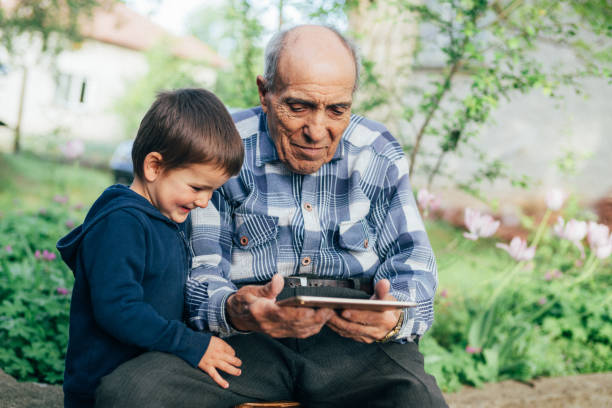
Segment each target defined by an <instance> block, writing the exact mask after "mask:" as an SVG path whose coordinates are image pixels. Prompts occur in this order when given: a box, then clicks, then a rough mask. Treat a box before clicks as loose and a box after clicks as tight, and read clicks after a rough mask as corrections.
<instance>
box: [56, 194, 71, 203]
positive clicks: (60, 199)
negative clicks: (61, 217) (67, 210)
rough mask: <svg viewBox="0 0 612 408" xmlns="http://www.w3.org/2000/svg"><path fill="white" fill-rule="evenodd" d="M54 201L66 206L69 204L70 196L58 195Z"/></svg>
mask: <svg viewBox="0 0 612 408" xmlns="http://www.w3.org/2000/svg"><path fill="white" fill-rule="evenodd" d="M53 201H55V202H56V203H60V204H66V203H67V202H68V196H64V195H60V194H56V195H55V197H53Z"/></svg>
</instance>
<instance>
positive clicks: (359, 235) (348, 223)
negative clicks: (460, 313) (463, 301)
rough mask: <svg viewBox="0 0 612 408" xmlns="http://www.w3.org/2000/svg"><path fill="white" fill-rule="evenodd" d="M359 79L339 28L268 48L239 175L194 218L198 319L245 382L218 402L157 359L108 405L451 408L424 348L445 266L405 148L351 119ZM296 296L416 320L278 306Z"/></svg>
mask: <svg viewBox="0 0 612 408" xmlns="http://www.w3.org/2000/svg"><path fill="white" fill-rule="evenodd" d="M358 71H359V69H358V61H357V57H356V53H355V50H354V48H353V46H352V45H351V44H350V43H349V42H348V41H347V40H346V39H345V38H344V37H342V36H341V35H340V34H339V33H338V32H336V31H334V30H332V29H330V28H326V27H320V26H299V27H295V28H293V29H291V30H288V31H285V32H282V33H279V34H277V35H276V36H275V37H274V38H272V40H271V41H270V43H269V44H268V47H267V48H266V66H265V74H264V76H263V77H262V76H258V77H257V86H258V89H259V96H260V101H261V107H257V108H254V109H250V110H247V111H244V112H240V113H237V114H235V115H234V120H235V122H236V126H237V128H238V130H239V132H240V134H241V136H242V139H243V141H244V146H245V152H246V153H245V162H244V165H243V169H242V171H241V173H240V175H239V176H237V177H234V178H232V179H230V181H228V182H227V183H226V184H225V185H224V186H223V187H222V188H221V189H219V190H218V191H216V192H215V193H214V194H213V196H212V199H211V201H210V203H211V204H212V205H209V206H208V208H206V209H197V210H195V211H194V212H193V213H192V226H193V230H192V233H191V242H192V245H193V250H194V254H195V257H194V265H193V266H194V268H193V270H192V272H191V277H190V279H189V282H188V286H187V295H186V303H187V310H188V314H189V320H190V323H191V324H192V325H193V326H194V327H196V328H199V329H201V330H208V331H211V332H213V333H215V334H218V335H220V336H222V337H225V338H226V340H227V342H228V343H229V344H230V345H231V346H232V347H233V348H234V349H235V351H236V354H237V355H238V357H239V358H240V359H241V360H242V362H243V365H242V370H241V371H242V372H241V374H240V375H237V376H235V377H227V381H228V382H229V388H227V389H222V388H220V387H219V386H217V385H215V383H214V381H213V380H211V379H210V378H209V377H208V376H207V375H204V374H203V373H201V372H198V370H197V369H194V368H192V367H190V366H188V365H187V364H185V363H184V362H183V361H181V360H179V359H176V358H174V357H173V356H170V355H163V354H159V353H146V354H144V355H143V356H141V357H139V358H137V359H135V360H133V361H131V362H128V363H126V364H124V366H122V367H120V368H119V369H118V370H117V372H116V373H113V374H111V376H109V378H107V379H106V381H105V382H103V384H102V387H101V388H102V389H101V390H100V392H99V396H100V395H101V396H104V398H106V399H107V400H111V399H113V400H114V401H118V400H121V401H122V402H123V403H124V405H125V406H140V405H142V406H145V405H146V406H181V407H186V406H194V407H195V406H198V407H221V406H233V405H235V404H240V403H243V402H247V401H270V400H297V401H299V402H300V403H302V404H303V405H305V406H312V407H342V406H351V407H361V406H368V407H369V406H372V407H374V406H376V407H378V406H390V407H406V406H410V407H441V406H446V404H445V402H444V399H443V397H442V395H441V393H440V390H439V389H438V387H437V385H436V383H435V380H434V379H433V377H431V376H429V375H427V374H426V373H425V372H424V370H423V357H422V355H421V354H420V353H419V351H418V346H417V343H418V339H419V337H420V336H421V335H422V334H423V333H424V332H425V331H426V330H427V329H428V328H429V327H430V325H431V323H432V320H433V296H434V292H435V289H436V285H437V275H436V266H435V260H434V256H433V253H432V250H431V247H430V245H429V241H428V239H427V235H426V233H425V231H424V227H423V223H422V220H421V218H420V216H419V213H418V210H417V208H416V205H415V202H414V197H413V194H412V190H411V186H410V183H409V179H408V162H407V160H406V157H405V155H404V154H403V152H402V148H401V146H400V145H399V144H398V143H397V141H396V140H395V139H394V138H393V137H392V136H391V135H390V134H389V132H388V131H387V130H386V129H385V128H384V127H383V126H382V125H380V124H378V123H375V122H372V121H369V120H367V119H364V118H362V117H360V116H356V115H351V104H352V100H353V93H354V91H355V88H356V84H357V80H358ZM292 294H322V295H335V296H343V297H372V298H375V299H397V300H410V301H415V302H416V303H417V307H415V308H408V309H403V310H392V311H391V310H387V311H378V312H376V311H363V310H348V309H347V310H343V311H334V310H331V309H325V308H321V309H313V308H303V307H287V306H279V305H278V304H277V303H276V302H277V300H278V299H281V298H284V297H287V296H290V295H292ZM236 374H238V372H236ZM121 384H123V385H121ZM118 390H122V391H123V392H118Z"/></svg>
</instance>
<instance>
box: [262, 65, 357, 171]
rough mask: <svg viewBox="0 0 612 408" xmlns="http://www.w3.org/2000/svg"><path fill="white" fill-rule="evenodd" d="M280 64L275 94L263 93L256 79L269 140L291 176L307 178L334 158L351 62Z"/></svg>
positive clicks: (347, 103)
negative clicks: (304, 175)
mask: <svg viewBox="0 0 612 408" xmlns="http://www.w3.org/2000/svg"><path fill="white" fill-rule="evenodd" d="M287 60H288V58H281V61H279V67H278V70H279V77H280V79H281V81H279V82H280V84H279V85H278V86H277V88H278V89H276V90H274V91H268V92H266V91H265V90H264V88H263V78H261V77H259V78H258V81H257V82H258V85H259V90H260V100H261V103H262V108H263V110H264V112H265V113H266V114H267V115H268V128H269V131H270V137H271V138H272V140H273V141H274V144H275V146H276V150H277V151H278V155H279V158H280V160H281V161H282V162H284V163H285V164H286V165H287V166H288V167H289V169H290V170H291V171H293V172H295V173H299V174H311V173H314V172H316V171H317V170H319V168H320V167H321V166H322V165H323V164H325V163H328V162H329V161H330V160H331V159H332V158H333V156H334V153H335V152H336V149H337V147H338V144H339V143H340V139H341V137H342V133H343V132H344V130H345V129H346V127H347V126H348V124H349V120H350V116H351V103H352V100H353V98H352V96H353V86H354V83H355V68H354V64H353V62H352V60H350V63H349V64H347V63H346V61H345V60H346V58H345V59H344V60H342V58H340V60H341V61H339V63H338V62H336V61H329V62H323V63H321V62H320V61H314V62H313V61H311V62H310V63H304V61H303V60H300V59H299V58H297V59H295V58H294V59H293V60H289V61H287Z"/></svg>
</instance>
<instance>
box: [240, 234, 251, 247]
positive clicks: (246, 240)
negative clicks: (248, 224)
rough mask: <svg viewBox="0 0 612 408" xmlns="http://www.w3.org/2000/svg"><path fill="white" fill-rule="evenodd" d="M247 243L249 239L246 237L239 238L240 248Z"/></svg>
mask: <svg viewBox="0 0 612 408" xmlns="http://www.w3.org/2000/svg"><path fill="white" fill-rule="evenodd" d="M248 243H249V239H248V238H247V237H246V236H244V235H243V236H241V237H240V245H242V246H246V245H247V244H248Z"/></svg>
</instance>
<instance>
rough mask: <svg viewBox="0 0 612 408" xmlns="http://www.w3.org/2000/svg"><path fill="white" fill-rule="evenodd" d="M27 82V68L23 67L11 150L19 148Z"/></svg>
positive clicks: (17, 150)
mask: <svg viewBox="0 0 612 408" xmlns="http://www.w3.org/2000/svg"><path fill="white" fill-rule="evenodd" d="M27 83H28V68H27V67H25V66H24V67H23V78H22V80H21V91H20V93H19V110H18V111H17V124H16V125H15V139H14V140H13V152H14V153H19V151H20V150H21V121H22V118H23V106H24V104H25V92H26V86H27Z"/></svg>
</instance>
